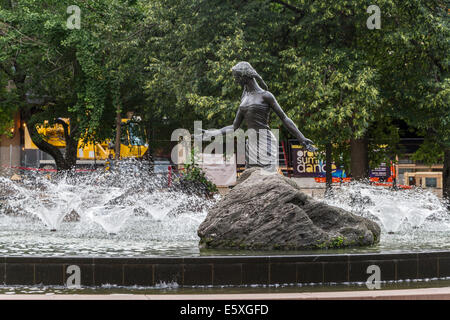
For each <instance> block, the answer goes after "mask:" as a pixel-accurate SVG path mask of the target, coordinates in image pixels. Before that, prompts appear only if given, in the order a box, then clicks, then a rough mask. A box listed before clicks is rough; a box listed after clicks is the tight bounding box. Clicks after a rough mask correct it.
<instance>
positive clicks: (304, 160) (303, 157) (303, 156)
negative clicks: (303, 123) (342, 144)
mask: <svg viewBox="0 0 450 320" xmlns="http://www.w3.org/2000/svg"><path fill="white" fill-rule="evenodd" d="M291 150H292V151H291V152H292V168H293V175H294V176H296V177H314V178H317V177H325V173H326V162H325V161H324V160H319V158H318V153H317V152H311V151H307V150H305V149H304V148H303V146H301V145H296V144H292V145H291ZM331 168H332V172H333V175H336V174H337V172H336V166H335V165H334V163H333V164H332V167H331ZM340 174H342V173H340ZM340 176H341V175H339V177H340Z"/></svg>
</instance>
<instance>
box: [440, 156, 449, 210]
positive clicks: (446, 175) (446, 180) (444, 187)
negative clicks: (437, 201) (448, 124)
mask: <svg viewBox="0 0 450 320" xmlns="http://www.w3.org/2000/svg"><path fill="white" fill-rule="evenodd" d="M442 182H443V184H442V194H443V196H444V199H447V200H448V201H449V205H448V206H449V207H450V148H445V150H444V168H443V171H442Z"/></svg>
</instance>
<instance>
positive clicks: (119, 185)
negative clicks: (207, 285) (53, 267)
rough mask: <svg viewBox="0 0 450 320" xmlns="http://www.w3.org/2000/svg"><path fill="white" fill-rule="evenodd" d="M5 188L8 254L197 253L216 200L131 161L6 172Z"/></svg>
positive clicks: (0, 183) (1, 206)
mask: <svg viewBox="0 0 450 320" xmlns="http://www.w3.org/2000/svg"><path fill="white" fill-rule="evenodd" d="M0 190H1V191H0V253H2V252H4V253H8V254H15V253H16V252H17V253H18V254H34V253H35V252H39V253H40V254H42V253H44V254H45V253H46V252H47V251H48V252H54V253H55V254H80V253H82V254H97V255H98V254H108V255H111V254H112V255H114V254H126V255H137V254H158V252H159V251H160V250H164V252H170V251H172V250H173V251H177V250H179V251H180V252H183V250H186V251H185V252H186V253H188V254H191V253H192V251H196V250H197V248H196V247H197V243H198V237H197V235H196V230H197V227H198V225H199V224H200V223H201V222H202V221H203V219H204V218H205V217H206V212H207V209H208V208H209V207H210V206H211V205H213V204H214V202H215V201H216V199H215V198H211V197H208V196H207V195H205V194H202V193H201V192H198V190H197V189H194V190H193V189H192V188H189V187H186V186H183V185H181V184H177V181H176V179H175V181H174V182H173V185H172V187H171V188H169V187H168V181H167V177H166V176H164V175H162V176H158V175H155V174H152V173H150V171H149V170H148V168H146V167H145V166H144V165H142V164H140V163H139V162H133V161H131V162H125V163H123V164H121V166H120V167H117V168H116V170H114V171H113V172H105V171H103V170H98V171H94V172H86V173H81V174H80V173H77V174H74V173H64V174H57V175H54V176H51V177H50V176H48V175H46V174H39V173H30V174H25V175H23V176H22V180H21V181H20V182H16V181H11V180H10V179H9V178H5V177H0ZM50 230H56V231H57V232H54V233H49V231H50Z"/></svg>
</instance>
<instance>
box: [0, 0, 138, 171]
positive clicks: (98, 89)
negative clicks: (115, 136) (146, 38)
mask: <svg viewBox="0 0 450 320" xmlns="http://www.w3.org/2000/svg"><path fill="white" fill-rule="evenodd" d="M69 5H77V6H79V7H80V9H81V14H82V15H81V19H82V20H81V21H82V22H81V28H80V29H79V30H77V29H74V30H70V29H68V28H67V18H68V17H69V15H68V14H66V9H67V7H68V6H69ZM140 21H142V14H141V10H140V7H139V6H138V4H133V2H124V1H120V0H115V1H106V0H101V1H100V0H99V1H94V2H90V1H89V2H88V1H83V0H79V1H56V0H55V1H46V2H42V1H36V0H24V1H20V2H15V1H4V2H3V3H2V5H1V7H0V30H1V32H2V35H3V36H2V38H1V39H0V49H1V50H0V51H1V52H2V53H1V55H0V65H1V68H0V70H2V71H3V73H4V75H3V76H4V77H5V76H6V77H7V78H8V79H11V80H13V81H14V84H15V86H16V88H17V89H16V91H15V94H16V95H17V96H18V97H19V101H20V104H19V108H20V111H21V114H22V118H23V119H24V120H25V121H26V123H27V126H28V129H29V131H30V135H31V138H32V140H33V142H34V143H35V144H36V145H37V146H38V147H39V148H40V149H41V150H43V151H45V152H47V153H49V154H50V155H51V156H52V157H53V158H54V159H55V162H56V165H57V167H58V169H70V168H71V167H72V166H73V165H74V164H75V161H76V150H77V145H78V141H79V140H80V139H83V140H84V141H99V140H103V139H105V138H107V137H110V136H111V134H112V130H113V126H114V118H115V115H116V113H117V111H119V112H123V111H126V109H127V108H130V107H131V105H133V106H135V103H136V102H137V101H142V98H139V95H141V96H142V90H141V89H140V88H141V87H142V85H141V84H139V81H140V79H141V77H140V74H142V70H143V66H142V62H143V59H142V51H141V50H138V48H139V46H140V42H141V41H142V34H143V33H145V32H146V29H145V26H142V25H141V23H140ZM59 118H69V119H70V124H67V123H64V122H62V121H61V120H58V119H59ZM45 120H48V121H49V125H52V124H54V123H60V124H61V125H63V127H64V129H65V130H64V132H65V140H66V152H65V154H64V155H63V153H62V152H61V151H60V150H59V149H58V148H56V147H54V146H52V145H51V144H49V143H48V142H47V141H46V140H45V139H44V137H42V136H40V135H39V134H38V132H37V130H36V126H37V125H42V124H43V123H44V121H45Z"/></svg>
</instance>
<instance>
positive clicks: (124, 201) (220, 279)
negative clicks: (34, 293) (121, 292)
mask: <svg viewBox="0 0 450 320" xmlns="http://www.w3.org/2000/svg"><path fill="white" fill-rule="evenodd" d="M148 172H149V171H148V170H147V169H146V168H145V167H143V166H142V164H139V163H125V164H123V165H121V166H119V167H117V168H116V170H115V171H114V172H104V171H94V172H86V173H83V174H56V175H53V176H48V175H47V174H41V173H28V174H24V175H22V179H21V180H20V181H11V180H10V179H9V178H7V177H0V279H2V278H3V279H4V283H5V284H7V285H15V284H22V285H35V284H48V285H64V284H65V281H66V279H67V272H66V269H67V268H68V266H70V265H72V264H75V265H77V266H80V270H81V273H82V275H83V276H82V283H83V284H84V285H87V286H101V285H104V284H113V285H119V286H127V285H140V286H161V283H163V284H164V283H175V285H176V286H178V285H181V286H184V287H186V286H188V287H189V286H198V285H206V286H211V285H212V286H216V285H219V286H220V285H227V286H230V285H231V286H233V285H238V286H239V285H259V284H262V285H270V284H278V283H280V284H293V283H294V284H295V283H297V284H299V283H300V284H301V283H346V282H348V283H353V282H361V281H365V279H366V278H367V272H366V268H367V266H370V265H372V264H376V265H379V266H381V269H382V275H383V276H382V279H383V280H386V281H400V280H403V279H442V278H444V279H446V278H447V277H450V214H449V211H448V209H447V207H446V204H445V203H443V202H442V201H441V200H440V199H438V198H437V197H436V196H435V195H434V194H432V193H430V192H427V191H423V190H419V189H417V190H399V191H393V190H388V189H385V188H382V187H374V186H370V185H365V184H347V185H343V186H341V187H339V188H336V190H335V193H334V196H332V197H328V198H326V199H323V200H321V201H325V202H327V203H329V204H332V205H335V206H339V207H342V208H344V209H347V210H350V211H352V212H354V213H355V214H357V215H361V216H365V217H369V218H371V219H373V220H375V221H377V222H378V223H379V224H380V226H381V229H382V233H381V240H380V243H379V244H378V245H376V246H373V247H366V248H364V247H363V248H346V249H339V250H320V251H304V252H300V251H296V252H294V251H289V252H286V251H274V252H267V251H264V252H257V251H226V250H220V251H213V250H200V249H199V247H198V241H199V238H198V236H197V228H198V226H199V225H200V223H201V222H202V221H203V220H204V219H205V217H206V214H207V211H208V208H210V207H211V206H212V205H214V203H215V202H216V201H217V200H218V199H219V198H218V196H216V197H207V196H205V194H202V193H201V192H200V191H199V190H198V187H193V186H192V185H191V186H187V185H182V184H181V183H180V182H179V181H178V180H177V179H174V181H173V184H172V186H171V187H170V188H169V187H168V181H167V179H166V177H164V176H157V175H154V174H149V173H148ZM51 230H56V231H51ZM2 265H3V266H4V268H1V266H2ZM163 287H164V286H163Z"/></svg>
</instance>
